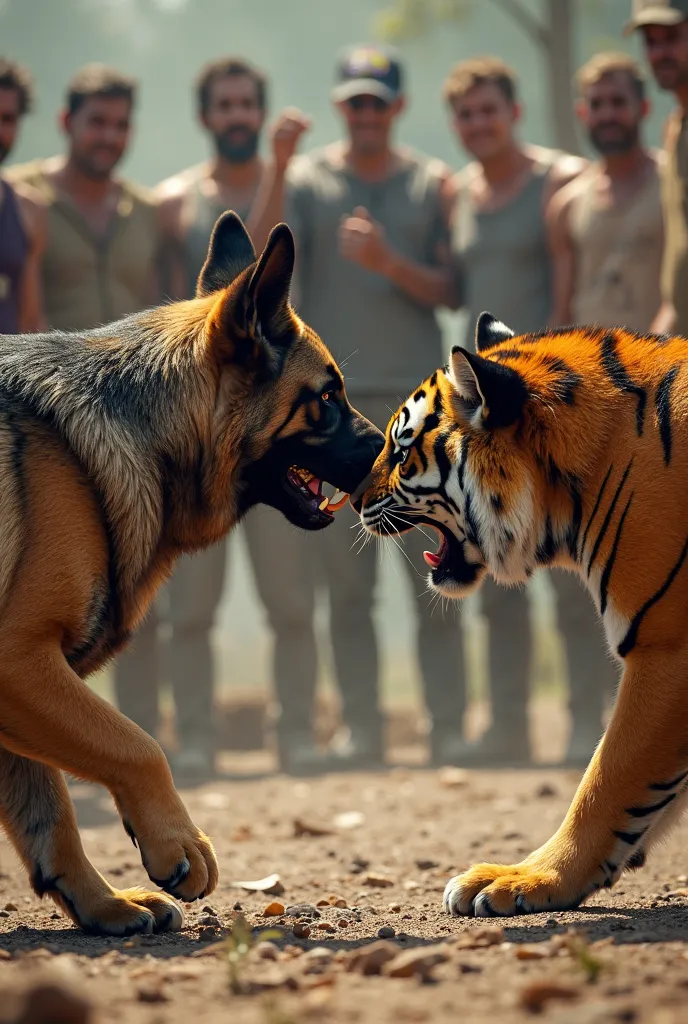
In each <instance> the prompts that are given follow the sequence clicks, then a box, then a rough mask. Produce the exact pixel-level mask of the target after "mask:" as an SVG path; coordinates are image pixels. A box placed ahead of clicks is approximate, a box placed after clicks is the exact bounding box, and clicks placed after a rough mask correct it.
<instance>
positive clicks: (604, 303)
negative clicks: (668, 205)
mask: <svg viewBox="0 0 688 1024" xmlns="http://www.w3.org/2000/svg"><path fill="white" fill-rule="evenodd" d="M577 85H578V92H579V101H578V116H579V117H580V119H581V121H582V122H583V124H584V125H585V128H586V130H587V133H588V137H589V138H590V142H591V143H592V145H593V147H594V148H595V149H596V150H597V152H598V153H599V154H600V160H599V161H598V162H596V163H594V164H592V165H591V167H589V168H588V169H587V170H586V171H585V172H584V173H583V174H580V175H579V176H578V177H577V178H575V179H574V180H573V181H572V182H571V183H570V184H569V185H567V186H566V187H565V188H563V189H561V190H560V191H559V192H558V193H557V195H556V196H555V197H554V199H553V200H552V203H551V204H550V208H549V211H548V221H549V227H550V241H551V245H552V251H553V254H554V297H555V300H554V311H553V314H552V323H553V324H554V325H558V324H570V323H578V324H589V323H601V324H608V325H610V326H613V325H615V324H623V325H625V326H626V327H630V328H631V329H632V330H634V331H641V332H643V331H649V329H650V325H651V323H652V321H653V319H654V317H655V316H656V314H657V310H658V309H659V305H660V287H659V282H660V269H661V261H662V250H663V245H664V229H663V224H662V204H661V196H660V157H661V154H659V153H657V152H655V151H652V150H650V149H647V148H646V147H645V146H644V145H643V143H642V139H641V126H642V122H643V120H644V119H645V118H646V117H647V114H648V111H649V104H648V102H647V100H646V99H645V82H644V79H643V76H642V72H641V70H640V68H639V66H638V65H637V63H636V62H635V61H634V60H633V59H632V58H631V57H628V56H626V55H625V54H623V53H621V54H618V53H601V54H597V56H595V57H593V58H592V59H591V60H590V61H588V63H587V64H585V66H584V67H582V68H581V69H580V71H579V72H578V75H577Z"/></svg>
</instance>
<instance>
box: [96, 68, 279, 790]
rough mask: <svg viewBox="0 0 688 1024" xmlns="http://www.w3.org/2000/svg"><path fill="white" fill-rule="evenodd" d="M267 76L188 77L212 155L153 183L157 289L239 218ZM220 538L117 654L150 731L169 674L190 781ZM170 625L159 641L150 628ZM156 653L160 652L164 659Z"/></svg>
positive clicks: (262, 523)
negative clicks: (227, 215)
mask: <svg viewBox="0 0 688 1024" xmlns="http://www.w3.org/2000/svg"><path fill="white" fill-rule="evenodd" d="M267 90H268V82H267V78H266V76H265V75H264V74H263V72H262V71H260V70H259V69H258V68H256V67H254V65H252V64H250V63H248V62H247V61H244V60H242V59H240V58H236V57H225V58H221V59H219V60H215V61H212V62H211V63H209V64H207V65H206V66H205V67H204V68H203V69H202V70H201V72H200V74H199V76H198V79H197V82H196V96H195V99H196V109H197V114H198V119H199V121H200V124H201V126H202V127H203V129H204V130H205V131H206V132H207V134H208V137H209V140H210V143H211V146H212V151H213V152H212V156H211V158H210V160H208V161H207V162H205V163H203V164H200V165H198V166H195V167H191V168H189V169H188V170H185V171H182V172H181V173H179V174H176V175H175V176H174V177H172V178H168V179H167V180H166V181H163V182H161V184H160V185H158V187H157V189H156V195H157V198H158V202H159V214H160V218H161V228H162V234H163V238H162V241H163V244H162V246H161V264H160V271H161V275H162V278H163V282H164V289H165V291H166V292H167V293H168V294H171V295H173V296H174V297H175V298H181V299H185V298H190V297H191V296H192V295H194V293H195V289H196V281H197V279H198V275H199V272H200V270H201V267H202V266H203V263H204V262H205V258H206V254H207V251H208V242H209V239H210V233H211V231H212V229H213V226H214V224H215V221H216V220H217V218H218V217H219V216H220V214H221V213H224V211H225V210H227V209H232V210H236V212H237V213H238V214H239V216H240V217H242V218H243V219H246V217H247V216H248V213H249V210H250V208H251V204H252V202H253V200H254V198H255V195H256V190H257V188H258V185H259V183H260V181H261V178H262V175H263V172H264V165H263V161H262V160H261V158H260V156H259V155H258V148H259V143H260V136H261V131H262V128H263V123H264V120H265V114H266V108H267ZM273 516H274V518H275V519H278V518H279V517H278V516H277V514H276V513H272V514H271V511H270V510H262V509H261V510H260V511H259V512H257V511H254V512H252V513H251V514H250V515H249V516H248V517H247V519H246V521H245V523H244V528H245V536H246V538H247V541H248V547H249V554H250V556H251V561H252V563H253V566H254V572H255V576H256V580H257V584H258V587H259V590H260V592H261V593H263V594H264V593H265V592H266V590H267V592H268V593H269V592H270V591H271V588H272V587H273V586H274V581H273V579H272V575H271V565H270V563H269V561H266V560H265V559H261V557H260V555H261V551H262V548H263V545H264V537H263V536H262V535H263V533H264V531H265V529H266V527H267V528H268V529H270V528H271V523H272V518H273ZM226 558H227V546H226V544H224V543H223V544H220V545H216V546H215V547H213V548H211V549H210V550H208V551H205V552H201V553H199V554H197V555H194V556H192V557H191V556H190V557H186V558H183V559H181V560H180V562H179V563H178V565H177V568H176V570H175V573H174V576H173V577H172V579H171V580H170V582H169V584H168V586H167V588H166V593H165V594H164V595H163V596H162V599H161V601H160V602H158V605H157V606H156V608H155V609H154V610H153V611H152V612H151V614H150V615H149V617H148V619H147V621H146V623H145V624H144V626H143V628H142V629H141V630H140V631H139V633H138V634H137V637H136V642H135V644H133V645H132V647H130V648H129V650H128V651H127V652H125V654H124V655H123V656H122V657H121V658H120V659H119V661H118V662H117V665H116V671H115V688H116V693H117V699H118V703H119V706H120V708H121V710H123V711H124V713H125V714H126V715H128V716H129V717H130V718H133V719H135V720H136V721H137V722H138V723H139V724H140V725H142V726H143V727H144V728H146V729H147V730H148V731H149V732H154V731H155V729H156V727H157V720H158V695H159V689H160V683H161V681H162V677H163V676H166V677H168V678H169V680H170V683H171V686H172V693H173V696H174V701H175V709H176V731H177V740H178V744H179V747H178V749H177V751H176V752H175V753H174V755H173V756H172V757H171V761H172V766H173V769H174V772H175V777H176V778H177V779H178V780H181V781H184V780H186V781H195V780H200V779H203V778H206V777H209V776H211V775H212V774H213V772H214V747H215V743H214V728H213V683H214V675H215V673H214V664H213V651H212V644H211V630H212V626H213V623H214V619H215V615H216V612H217V607H218V605H219V603H220V599H221V597H222V589H223V583H224V577H225V569H226ZM163 622H164V623H165V624H166V625H168V626H169V627H170V635H169V642H168V643H166V644H164V645H163V644H162V642H161V641H162V637H161V635H160V629H159V626H160V625H161V623H163ZM163 654H164V655H166V656H165V657H164V658H163Z"/></svg>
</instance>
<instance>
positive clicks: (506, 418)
mask: <svg viewBox="0 0 688 1024" xmlns="http://www.w3.org/2000/svg"><path fill="white" fill-rule="evenodd" d="M449 376H450V379H451V381H452V383H453V385H454V387H455V388H456V390H457V392H458V394H459V397H460V398H461V399H462V400H463V401H464V402H465V403H466V404H467V405H468V406H470V408H471V409H472V410H474V415H473V416H472V417H471V419H472V421H473V423H474V425H475V426H478V425H482V426H484V427H486V428H487V429H488V430H492V429H496V428H498V427H509V426H511V424H512V423H516V421H517V420H518V419H519V418H520V416H521V413H522V411H523V407H524V405H525V403H526V400H527V398H528V389H527V388H526V385H525V383H524V381H523V378H522V377H521V376H520V375H519V374H518V373H516V371H515V370H512V369H511V367H509V366H504V364H503V363H498V362H495V361H494V360H492V359H485V358H483V356H478V355H475V353H473V352H469V351H468V350H467V349H465V348H461V346H460V345H456V346H455V347H454V348H453V349H452V353H451V362H450V366H449Z"/></svg>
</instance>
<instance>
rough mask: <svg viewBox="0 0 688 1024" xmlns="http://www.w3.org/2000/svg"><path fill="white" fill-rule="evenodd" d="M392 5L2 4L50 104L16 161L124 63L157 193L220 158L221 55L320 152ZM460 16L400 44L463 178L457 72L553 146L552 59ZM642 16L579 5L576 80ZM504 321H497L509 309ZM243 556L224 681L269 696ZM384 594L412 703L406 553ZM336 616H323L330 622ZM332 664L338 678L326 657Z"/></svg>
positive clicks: (388, 684) (492, 22)
mask: <svg viewBox="0 0 688 1024" xmlns="http://www.w3.org/2000/svg"><path fill="white" fill-rule="evenodd" d="M516 5H517V6H519V7H520V8H521V9H522V10H525V12H526V14H532V15H533V16H534V17H541V16H542V15H543V12H544V9H545V7H546V4H545V2H544V0H516ZM387 6H388V3H385V2H376V0H346V2H341V0H0V51H1V52H2V53H3V54H5V55H7V56H8V57H13V58H16V59H18V60H21V61H22V62H24V63H26V64H27V65H28V66H29V68H30V69H31V71H32V72H33V74H34V76H35V79H36V85H37V93H38V101H37V108H36V111H35V112H34V113H33V114H32V115H31V116H30V117H27V119H26V121H25V124H24V127H23V130H22V136H21V139H20V142H19V145H18V147H17V149H16V152H15V153H14V154H13V160H14V161H16V162H21V161H24V160H28V159H31V158H33V157H37V156H48V155H50V154H51V153H53V152H56V151H59V150H61V148H62V142H61V138H60V134H59V131H58V128H57V123H56V115H57V111H58V109H59V106H60V102H61V99H62V95H63V92H64V87H65V83H66V81H67V80H68V79H69V77H70V76H71V75H72V74H73V72H74V71H75V70H76V69H77V68H78V67H79V66H81V65H82V64H84V63H86V62H88V61H94V60H98V61H104V62H106V63H110V64H114V65H115V66H117V67H118V68H120V69H121V70H123V71H127V72H129V73H131V74H133V75H135V76H136V77H137V78H138V79H139V81H140V85H141V90H140V101H139V106H138V110H137V115H136V125H137V127H136V136H135V138H134V142H133V145H132V148H131V152H130V155H129V157H128V158H127V161H126V164H125V165H124V170H125V173H126V174H127V175H129V176H130V177H132V178H133V179H135V180H137V181H140V182H143V183H145V184H147V185H153V184H155V183H156V182H157V181H159V180H160V179H161V178H164V177H167V176H168V175H170V174H172V173H174V172H175V171H177V170H179V169H180V168H182V167H184V166H187V165H189V164H193V163H196V162H198V161H200V160H202V159H204V158H205V156H206V155H207V146H206V141H205V139H204V136H203V134H202V133H201V131H200V130H199V129H198V127H197V125H196V123H195V112H194V103H193V95H192V83H193V80H194V77H195V75H196V74H197V72H198V70H199V68H200V66H201V65H202V64H203V63H204V62H205V61H206V60H209V59H210V58H213V57H217V56H220V55H223V54H229V53H233V54H241V55H243V56H245V57H248V58H251V59H253V60H254V61H256V62H257V63H258V64H259V65H260V66H261V67H263V68H264V69H265V70H266V71H267V72H268V73H269V75H270V78H271V82H272V86H271V113H272V114H275V113H277V111H278V110H279V109H280V108H281V107H283V106H285V105H296V106H298V107H301V108H302V109H303V110H305V111H307V112H308V113H309V114H310V115H311V116H312V118H313V129H312V131H311V133H310V136H309V138H308V145H309V146H310V145H320V144H322V143H325V142H328V141H330V140H332V139H333V138H336V137H337V135H338V130H339V127H338V124H337V119H336V117H335V115H334V113H333V111H332V109H331V107H330V103H329V98H328V97H329V90H330V86H331V80H332V72H333V66H334V61H335V57H336V54H337V51H338V50H339V48H340V47H342V46H344V45H347V44H350V43H358V42H361V41H365V40H368V39H371V38H375V35H376V32H377V31H378V30H379V28H380V25H381V15H382V16H383V18H384V10H385V8H386V7H387ZM402 6H403V5H402ZM407 6H409V7H410V6H412V5H410V4H408V5H407ZM438 6H439V5H438ZM460 6H461V9H462V15H461V17H460V18H458V19H457V20H456V21H454V22H451V21H450V22H448V23H444V24H442V25H438V26H436V27H435V28H432V27H431V28H430V30H429V31H428V32H427V33H421V34H420V37H416V38H415V39H409V40H405V41H403V42H402V43H401V44H400V46H401V49H402V53H403V55H404V57H405V61H406V67H407V82H408V89H407V91H408V99H409V109H408V112H407V114H406V116H405V117H404V119H403V121H402V123H401V125H400V137H401V138H403V140H404V141H406V142H408V143H410V144H412V145H414V146H416V147H417V148H419V149H422V150H425V151H426V152H428V153H431V154H433V155H436V156H440V157H442V158H444V159H445V160H447V161H448V162H449V163H450V164H451V165H453V166H455V167H457V168H458V167H460V166H462V165H463V163H464V162H465V159H464V156H463V154H462V153H461V152H459V151H458V149H457V146H456V144H455V142H454V139H453V136H452V135H451V133H450V131H449V129H448V124H447V117H446V113H445V111H444V109H443V107H442V104H441V100H440V92H441V87H442V82H443V80H444V77H445V75H446V73H447V71H448V69H449V67H450V66H451V64H452V63H453V62H455V61H457V60H461V59H462V58H466V57H469V56H472V55H476V54H483V53H492V54H496V55H499V56H501V57H503V58H504V59H506V60H507V61H509V63H511V64H512V65H513V66H514V67H515V68H516V70H517V72H518V74H519V76H520V80H521V88H522V96H523V101H524V105H525V117H524V121H523V128H522V134H523V136H524V137H525V138H527V139H528V140H529V141H532V142H537V143H541V144H552V143H553V141H554V135H553V130H552V125H551V122H550V115H549V105H548V92H547V90H548V86H547V84H546V82H547V79H546V76H545V74H544V63H543V62H544V54H543V53H542V50H541V48H539V47H538V46H536V45H535V44H534V42H533V39H532V38H531V37H529V35H528V34H527V33H526V32H524V31H523V28H522V26H520V25H519V24H518V23H517V22H516V21H514V19H513V18H512V17H511V16H510V15H509V14H507V13H506V12H505V10H504V9H503V8H502V6H501V4H499V3H497V2H493V0H473V2H471V0H465V2H463V3H461V5H460ZM506 6H508V4H507V5H506ZM630 6H631V5H630V0H578V2H574V3H573V4H572V7H573V10H574V25H573V40H572V49H573V59H574V66H575V67H577V66H578V65H579V64H580V63H582V62H583V61H584V60H585V59H586V58H587V57H589V56H591V55H592V54H593V53H594V52H595V51H596V50H599V49H609V48H613V49H624V50H626V51H628V52H631V53H633V54H636V55H638V56H639V55H640V48H639V46H638V42H637V40H636V39H635V38H631V39H630V40H629V39H626V38H624V37H623V36H622V34H621V29H622V26H623V23H624V22H625V20H626V19H627V17H628V14H629V10H630ZM651 96H652V100H653V113H652V116H651V118H650V119H649V122H648V125H647V133H646V137H647V139H648V141H649V142H651V143H652V144H655V145H657V144H659V141H660V135H661V125H662V122H663V120H664V118H665V116H666V114H667V113H668V111H669V109H670V106H671V103H670V100H669V99H668V98H667V97H666V96H664V95H662V94H659V93H657V91H656V90H655V89H654V86H652V87H651ZM581 141H583V140H581ZM583 149H585V146H584V145H583ZM494 312H495V313H496V314H497V315H498V314H499V310H498V309H495V310H494ZM455 329H456V318H447V319H446V330H447V336H448V337H449V336H450V335H451V334H452V332H453V330H455ZM352 365H353V361H352V364H350V366H349V369H350V370H351V372H352V373H353V372H355V371H354V370H353V369H352V368H351V367H352ZM231 548H232V552H231V572H230V573H229V574H228V585H227V588H226V592H225V600H224V602H223V606H222V609H221V612H220V616H219V620H218V630H217V643H218V651H219V653H220V657H221V672H222V680H223V682H224V683H225V684H226V685H232V686H235V687H239V686H241V687H244V686H246V687H254V686H264V685H265V683H266V679H267V678H268V673H267V664H268V662H267V657H268V650H267V643H266V640H267V637H266V633H265V630H264V628H263V625H262V621H263V615H262V610H261V609H260V607H259V606H258V604H257V603H256V599H255V595H254V590H253V583H252V580H251V577H250V572H249V571H247V566H246V558H245V554H244V550H243V544H242V541H241V536H240V534H238V535H236V536H235V537H234V538H233V539H232V541H231ZM352 557H353V555H352ZM539 595H540V599H539V600H538V602H537V607H538V614H537V621H538V624H539V626H540V631H541V634H542V636H543V637H545V638H546V637H547V636H551V634H550V631H549V627H548V619H549V615H548V610H549V609H548V592H547V589H546V587H543V588H541V590H540V591H539ZM379 596H380V601H379V620H380V627H381V633H382V637H383V645H384V650H385V659H384V665H385V667H384V680H383V682H384V689H385V693H386V694H387V695H388V696H391V695H392V694H394V695H395V696H399V695H404V696H405V697H411V696H412V695H413V694H414V693H415V692H416V691H415V687H416V675H415V666H414V663H413V659H412V658H411V657H410V654H411V651H410V647H409V636H410V626H411V621H410V609H409V602H408V592H407V580H406V574H405V572H404V571H403V569H402V567H401V566H400V565H399V564H397V561H396V556H395V553H394V551H393V550H388V551H387V552H386V555H385V557H384V558H383V561H382V575H381V586H380V595H379ZM428 599H429V598H428ZM326 613H327V609H326V607H323V606H322V605H321V607H320V608H319V617H320V619H321V621H322V620H324V617H325V616H326ZM436 614H442V610H441V609H438V611H437V612H436ZM452 614H453V612H452ZM471 621H473V620H471ZM324 657H325V669H324V673H323V675H324V677H326V676H327V675H328V674H329V673H328V671H327V667H326V659H327V652H326V651H324ZM538 672H539V677H540V679H541V681H542V679H546V678H547V677H553V676H556V675H557V674H558V668H557V659H556V651H555V648H554V647H553V645H552V644H551V643H547V642H545V643H543V645H542V647H541V656H540V664H539V669H538Z"/></svg>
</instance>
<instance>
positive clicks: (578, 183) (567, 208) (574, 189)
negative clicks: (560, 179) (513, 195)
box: [546, 168, 593, 227]
mask: <svg viewBox="0 0 688 1024" xmlns="http://www.w3.org/2000/svg"><path fill="white" fill-rule="evenodd" d="M592 179H593V175H592V174H591V173H590V169H589V168H588V169H587V170H586V171H583V172H582V173H580V174H578V175H576V177H574V178H571V179H569V180H568V181H565V182H564V184H563V185H562V186H561V188H558V189H556V191H555V192H554V193H553V194H552V195H551V197H550V199H549V202H548V203H547V208H546V214H547V220H548V221H549V223H550V224H552V225H559V226H561V227H564V225H565V224H567V223H568V219H569V216H570V215H571V213H572V211H573V210H574V208H575V206H576V203H577V202H578V201H579V200H580V199H581V198H582V197H583V196H585V195H586V194H587V192H588V190H589V189H590V188H592V187H593V180H592Z"/></svg>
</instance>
